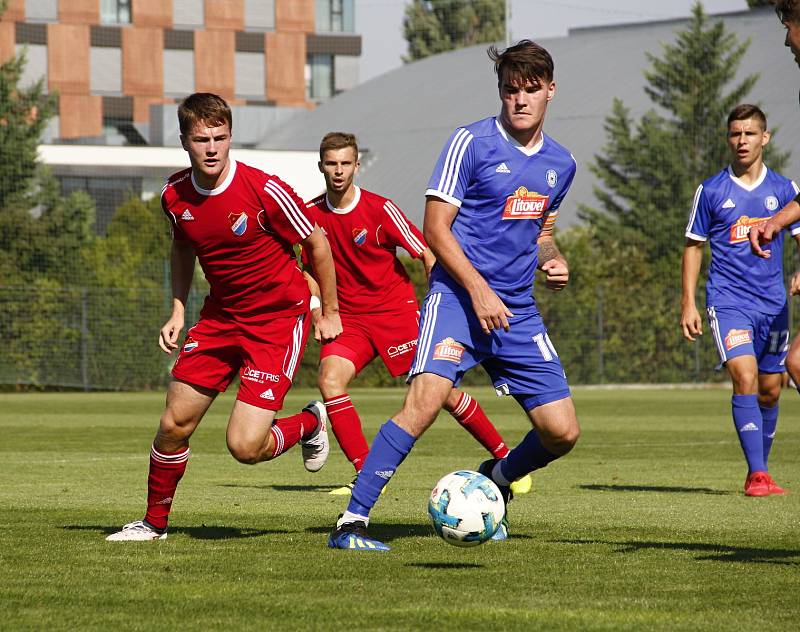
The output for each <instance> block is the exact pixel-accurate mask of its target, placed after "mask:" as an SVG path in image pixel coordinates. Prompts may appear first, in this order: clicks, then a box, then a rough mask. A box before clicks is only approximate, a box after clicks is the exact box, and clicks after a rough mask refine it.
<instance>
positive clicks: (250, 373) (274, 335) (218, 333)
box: [172, 314, 311, 410]
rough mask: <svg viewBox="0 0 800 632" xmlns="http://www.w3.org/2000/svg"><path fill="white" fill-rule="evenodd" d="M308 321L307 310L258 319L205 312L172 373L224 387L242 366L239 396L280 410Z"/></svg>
mask: <svg viewBox="0 0 800 632" xmlns="http://www.w3.org/2000/svg"><path fill="white" fill-rule="evenodd" d="M310 322H311V319H310V318H308V315H307V314H299V315H297V316H286V317H284V318H276V319H275V320H270V321H268V322H266V323H263V324H258V325H249V324H248V325H243V324H241V323H237V322H235V321H232V320H229V319H226V318H219V317H212V318H201V319H200V320H199V321H198V322H197V324H196V325H195V326H194V327H192V328H191V329H190V330H189V331H187V332H186V340H184V342H183V347H181V351H180V353H179V354H178V360H177V361H176V362H175V366H174V367H173V369H172V375H173V377H175V379H177V380H181V381H182V382H188V383H189V384H194V385H195V386H203V387H205V388H210V389H213V390H215V391H219V392H222V391H224V390H225V389H226V388H228V385H229V384H230V383H231V381H232V380H233V378H234V376H235V375H236V373H237V371H238V372H239V376H240V378H241V380H240V384H239V393H238V394H237V396H236V398H237V399H239V400H241V401H243V402H245V403H246V404H251V405H253V406H258V407H259V408H265V409H267V410H280V409H281V408H283V400H284V398H285V397H286V393H287V392H288V391H289V388H290V387H291V385H292V379H293V378H294V374H295V371H296V370H297V367H298V366H299V365H300V358H301V357H302V355H303V349H304V348H305V345H306V338H308V330H309V325H310Z"/></svg>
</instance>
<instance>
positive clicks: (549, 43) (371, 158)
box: [260, 9, 800, 226]
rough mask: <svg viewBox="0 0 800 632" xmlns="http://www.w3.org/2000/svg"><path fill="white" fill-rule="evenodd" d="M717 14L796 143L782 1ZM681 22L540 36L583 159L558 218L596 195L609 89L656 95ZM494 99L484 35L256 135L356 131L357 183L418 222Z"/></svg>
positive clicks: (795, 174) (760, 97) (797, 165)
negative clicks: (448, 164) (431, 191)
mask: <svg viewBox="0 0 800 632" xmlns="http://www.w3.org/2000/svg"><path fill="white" fill-rule="evenodd" d="M712 19H714V20H716V19H721V20H723V21H724V22H725V26H726V29H727V30H729V31H731V32H733V33H735V34H736V35H737V37H738V38H739V39H740V40H745V39H747V38H750V39H751V45H750V48H749V50H748V53H747V55H746V56H745V58H744V60H743V62H742V64H741V66H740V69H739V78H741V77H744V76H745V75H749V74H752V73H758V74H759V75H760V78H759V81H758V83H757V84H756V86H755V88H754V90H753V91H752V92H751V94H750V99H748V100H751V101H754V102H757V103H760V104H761V106H762V107H763V109H764V110H765V112H766V113H767V116H768V119H769V125H770V127H771V128H773V129H774V128H775V127H779V128H780V129H779V131H778V134H777V135H776V136H775V137H774V140H775V142H776V143H777V144H778V145H779V146H780V147H781V148H782V149H792V148H795V147H798V145H800V112H798V92H797V91H798V85H800V73H798V69H797V67H796V65H795V63H794V60H793V59H792V56H791V54H790V53H789V51H788V49H786V48H785V47H784V46H783V32H784V30H783V27H782V26H781V24H780V23H779V22H778V20H777V18H776V17H775V14H774V12H773V11H772V10H770V9H766V10H759V11H753V12H741V13H735V14H729V15H725V16H714V17H713V18H712ZM685 26H686V20H672V21H668V22H660V23H648V24H638V25H626V26H618V27H601V28H593V29H580V30H576V31H572V32H571V33H570V34H569V35H568V36H567V37H561V38H553V39H547V40H545V39H542V40H540V43H541V44H542V45H543V46H545V48H547V49H548V50H549V51H550V53H551V55H552V56H553V59H554V60H555V70H556V72H555V74H556V77H555V79H556V86H557V89H556V96H555V98H554V100H553V102H552V103H551V104H550V106H549V108H548V113H547V119H546V121H545V132H546V133H547V134H549V135H550V136H552V137H553V138H554V139H555V140H557V141H558V142H560V143H561V144H562V145H565V146H566V147H568V148H569V149H570V150H571V151H572V153H573V155H574V156H575V159H576V160H577V163H578V173H577V175H576V177H575V181H574V184H573V187H572V189H571V191H570V193H569V195H568V196H567V199H566V201H565V202H564V204H563V205H562V206H561V211H560V215H559V225H561V226H564V225H569V224H571V223H575V222H576V221H577V215H576V207H577V204H578V203H579V202H583V203H589V204H592V203H594V201H595V198H594V195H593V194H592V187H593V185H595V184H596V183H597V180H596V178H595V177H594V176H593V174H592V173H591V172H590V171H589V168H588V167H589V164H590V163H591V162H592V160H593V157H594V155H595V154H596V153H597V152H598V151H599V150H601V148H602V146H603V144H604V143H605V142H606V137H605V133H604V130H603V122H604V119H605V117H606V116H607V114H608V113H609V112H610V111H611V105H612V100H613V98H614V97H620V98H621V99H622V100H623V101H624V103H625V105H626V106H627V107H628V108H630V111H631V114H632V116H634V117H635V118H638V117H639V116H641V115H642V114H643V113H644V112H645V111H646V110H648V109H650V108H651V107H653V105H652V103H651V102H650V100H649V99H648V98H647V96H646V95H645V93H644V90H643V87H644V83H645V81H644V71H645V70H646V69H648V68H649V64H648V63H647V60H646V58H645V52H646V51H648V52H650V53H653V54H655V55H660V54H661V52H662V44H668V43H672V42H674V39H675V32H676V31H677V30H681V29H683V28H685ZM498 111H499V100H498V96H497V88H496V79H495V76H494V74H493V69H492V65H491V63H490V61H489V59H488V58H487V56H486V47H485V46H477V47H472V48H466V49H461V50H458V51H453V52H449V53H444V54H441V55H436V56H434V57H429V58H427V59H423V60H421V61H418V62H415V63H412V64H408V65H406V66H404V67H402V68H399V69H397V70H394V71H392V72H389V73H387V74H385V75H382V76H380V77H377V78H375V79H373V80H371V81H368V82H366V83H364V84H362V85H360V86H358V87H356V88H354V89H353V90H350V91H348V92H345V93H343V94H341V95H339V96H337V97H336V98H334V99H332V100H331V101H330V102H328V103H326V104H324V105H322V106H320V107H318V108H317V109H315V110H313V111H309V112H304V113H302V114H300V115H298V116H296V117H295V118H293V119H291V120H290V121H288V122H287V123H286V124H285V125H284V126H282V127H281V128H279V129H277V130H273V131H272V133H271V135H270V136H269V137H268V138H267V139H265V141H264V142H263V143H262V144H261V145H260V147H262V148H270V149H296V150H316V149H317V148H318V147H319V141H320V139H321V138H322V136H323V135H324V134H325V133H327V132H329V131H333V130H338V131H349V132H353V133H355V134H356V135H357V136H358V139H359V144H360V146H361V147H362V149H366V150H367V155H366V160H365V164H364V165H363V166H362V170H361V173H360V176H359V180H358V183H359V184H360V185H361V186H364V187H365V188H367V189H370V190H372V191H375V192H377V193H380V194H381V195H385V196H387V197H391V198H393V199H394V200H395V202H397V204H398V205H399V206H400V207H401V208H402V209H403V210H404V211H405V212H406V214H407V215H408V216H409V217H410V218H411V219H412V220H413V221H414V222H415V223H417V224H418V225H421V222H422V213H423V207H424V202H425V198H424V192H425V189H426V185H427V181H428V178H429V176H430V173H431V170H432V168H433V165H434V164H435V162H436V159H437V157H438V155H439V152H440V151H441V149H442V147H443V145H444V143H445V141H446V140H447V138H448V137H449V135H450V134H451V133H452V132H453V130H454V129H455V128H456V127H458V126H459V125H464V124H467V123H471V122H473V121H476V120H479V119H481V118H484V117H486V116H491V115H493V114H496V113H497V112H498ZM722 166H723V165H720V168H721V167H722ZM709 175H711V174H709ZM785 175H786V176H788V177H792V178H795V179H800V151H795V152H794V155H793V157H792V160H791V162H790V163H789V166H788V167H787V169H786V171H785ZM322 186H323V183H322V180H321V178H320V187H322ZM687 213H688V209H687Z"/></svg>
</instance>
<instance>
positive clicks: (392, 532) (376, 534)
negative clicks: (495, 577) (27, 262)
mask: <svg viewBox="0 0 800 632" xmlns="http://www.w3.org/2000/svg"><path fill="white" fill-rule="evenodd" d="M332 528H333V525H332V524H331V526H327V527H308V528H307V529H306V531H307V532H308V533H324V534H328V533H330V532H331V529H332ZM435 535H436V534H435V532H434V530H433V527H432V526H431V525H429V524H425V523H422V524H419V523H416V524H410V523H401V524H375V525H373V524H370V526H369V536H370V537H371V538H375V539H376V540H380V541H381V542H391V541H392V540H397V539H401V538H420V537H425V536H435ZM508 538H509V539H510V540H532V539H533V536H530V535H527V534H525V533H513V532H512V533H510V534H509V536H508Z"/></svg>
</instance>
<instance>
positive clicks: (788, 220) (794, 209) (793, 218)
mask: <svg viewBox="0 0 800 632" xmlns="http://www.w3.org/2000/svg"><path fill="white" fill-rule="evenodd" d="M769 221H770V222H772V223H773V224H775V225H776V226H778V227H779V228H781V229H784V228H786V227H787V226H789V225H790V224H794V223H795V222H797V221H800V195H798V196H797V197H796V198H795V199H793V200H792V201H791V202H789V203H788V204H787V205H786V206H784V207H783V208H782V209H781V210H780V211H778V212H777V213H775V215H773V216H772V218H771V219H770V220H769Z"/></svg>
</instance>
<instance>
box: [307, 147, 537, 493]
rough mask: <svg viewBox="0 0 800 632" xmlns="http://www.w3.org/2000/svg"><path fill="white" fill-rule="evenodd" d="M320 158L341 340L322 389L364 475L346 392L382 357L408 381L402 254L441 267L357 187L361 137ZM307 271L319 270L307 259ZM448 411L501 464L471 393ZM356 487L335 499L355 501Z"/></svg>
mask: <svg viewBox="0 0 800 632" xmlns="http://www.w3.org/2000/svg"><path fill="white" fill-rule="evenodd" d="M319 153H320V163H319V169H320V171H321V172H322V174H323V176H324V177H325V187H326V193H324V194H322V195H320V196H319V197H317V198H315V199H314V200H312V201H311V202H309V203H308V204H307V205H306V206H307V208H308V210H309V214H310V215H313V217H314V218H315V220H316V223H317V224H318V225H319V226H320V227H321V228H322V230H323V231H324V232H325V234H326V236H327V238H328V241H329V242H330V245H331V251H332V252H333V260H334V262H335V264H336V283H337V289H338V295H339V306H340V309H341V317H342V326H343V332H342V334H341V335H340V336H339V337H338V338H336V340H333V341H331V342H328V343H326V344H324V345H323V346H322V350H321V352H320V366H319V377H318V381H317V383H318V386H319V390H320V392H321V393H322V396H323V399H324V403H325V407H326V409H327V412H328V417H329V419H330V425H331V428H332V429H333V433H334V435H335V436H336V439H337V441H338V442H339V445H340V446H341V448H342V451H343V452H344V453H345V456H346V457H347V458H348V460H349V461H350V462H351V463H352V464H353V467H354V468H355V470H356V475H358V472H359V471H360V470H361V466H362V464H363V462H364V459H365V458H366V456H367V452H369V446H368V445H367V440H366V438H365V437H364V432H363V430H362V428H361V420H360V418H359V416H358V412H356V409H355V407H354V406H353V402H352V400H351V399H350V395H348V393H347V386H348V384H349V383H350V382H351V380H353V378H355V376H356V375H358V373H359V372H360V371H361V370H362V369H363V368H364V367H365V366H367V365H368V364H369V363H370V362H372V360H374V359H375V358H376V357H378V356H380V358H381V359H382V360H383V363H384V364H385V365H386V368H387V369H388V370H389V373H391V374H392V376H394V377H397V376H398V375H403V374H405V373H408V370H409V368H410V367H411V361H412V360H413V359H414V351H415V350H416V345H417V333H418V328H419V305H418V303H417V299H416V296H415V294H414V287H413V285H412V284H411V280H410V279H409V277H408V274H407V273H406V270H405V268H404V267H403V264H402V263H401V262H400V260H399V259H398V258H397V256H396V249H397V248H398V247H400V248H404V249H405V250H406V251H407V252H408V253H409V254H410V255H411V256H412V257H414V258H415V259H421V260H422V261H423V263H424V265H425V268H426V272H428V271H430V268H431V267H432V266H433V264H434V262H435V261H436V260H435V258H434V256H433V254H431V252H430V250H429V249H428V247H427V245H426V244H425V239H424V238H423V236H422V234H421V233H420V231H419V230H418V229H417V227H416V226H414V225H413V224H412V223H411V222H409V221H408V219H407V218H406V216H405V215H404V214H403V212H402V211H401V210H400V209H399V208H398V207H397V206H396V205H395V204H394V203H393V202H392V201H391V200H388V199H386V198H384V197H381V196H380V195H376V194H375V193H371V192H370V191H367V190H365V189H362V188H360V187H358V186H356V185H355V184H354V183H353V178H354V177H355V174H356V173H357V172H358V168H359V162H358V146H357V143H356V139H355V136H353V135H352V134H346V133H341V132H331V133H330V134H327V135H326V136H325V137H324V138H323V139H322V142H321V144H320V150H319ZM304 263H305V264H306V265H307V266H309V267H310V268H311V269H312V270H315V268H314V266H313V263H311V262H309V261H308V259H307V257H305V251H304ZM445 409H446V410H447V411H448V412H449V413H450V414H451V415H452V416H453V417H454V418H455V419H456V420H457V421H458V422H459V423H460V424H461V425H462V426H464V428H466V429H467V431H469V432H470V434H472V436H473V437H475V439H477V440H478V441H479V442H480V443H481V445H483V447H485V448H486V449H487V450H488V451H489V452H490V453H491V454H492V455H493V456H494V457H495V458H502V457H503V456H505V455H506V454H507V453H508V447H507V446H506V444H505V442H504V441H503V439H502V437H501V436H500V434H499V433H498V432H497V430H496V429H495V427H494V426H493V425H492V422H491V421H489V419H488V418H487V417H486V414H485V413H484V411H483V409H482V408H481V407H480V406H479V405H478V402H476V401H475V400H474V399H472V398H471V397H470V396H469V395H468V394H467V393H464V392H463V391H460V390H458V389H455V388H454V389H453V391H452V392H451V393H450V396H449V397H448V398H447V402H446V403H445ZM354 483H355V479H353V482H351V483H348V484H347V485H345V486H343V487H340V488H337V489H334V490H333V491H332V492H331V493H332V494H340V495H345V494H349V493H350V491H351V490H352V488H353V485H354ZM530 484H531V482H530V477H525V478H523V479H521V480H520V481H518V482H517V483H516V484H515V491H516V493H525V492H527V491H529V490H530Z"/></svg>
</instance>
